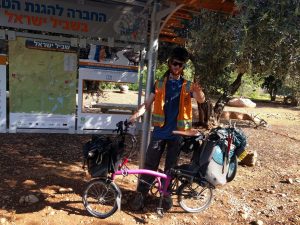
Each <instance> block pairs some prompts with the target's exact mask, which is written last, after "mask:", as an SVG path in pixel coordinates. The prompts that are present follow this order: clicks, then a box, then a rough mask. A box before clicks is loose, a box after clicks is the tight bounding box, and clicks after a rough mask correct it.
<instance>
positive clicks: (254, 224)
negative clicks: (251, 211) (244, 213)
mask: <svg viewBox="0 0 300 225" xmlns="http://www.w3.org/2000/svg"><path fill="white" fill-rule="evenodd" d="M251 224H252V225H263V224H264V222H263V221H261V220H255V221H252V222H251Z"/></svg>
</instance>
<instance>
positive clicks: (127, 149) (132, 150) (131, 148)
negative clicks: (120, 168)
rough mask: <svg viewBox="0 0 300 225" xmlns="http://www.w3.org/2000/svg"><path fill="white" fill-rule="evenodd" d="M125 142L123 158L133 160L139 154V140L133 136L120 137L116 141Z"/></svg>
mask: <svg viewBox="0 0 300 225" xmlns="http://www.w3.org/2000/svg"><path fill="white" fill-rule="evenodd" d="M122 140H124V152H123V154H122V155H123V157H126V158H128V159H132V158H133V157H134V156H135V154H136V153H137V151H136V148H137V140H136V137H135V136H134V135H132V134H125V135H118V136H117V137H116V141H122Z"/></svg>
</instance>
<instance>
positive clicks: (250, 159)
mask: <svg viewBox="0 0 300 225" xmlns="http://www.w3.org/2000/svg"><path fill="white" fill-rule="evenodd" d="M257 156H258V155H257V152H256V151H254V152H251V153H248V154H247V155H246V156H245V158H243V160H242V161H241V162H240V165H244V166H255V164H256V162H257Z"/></svg>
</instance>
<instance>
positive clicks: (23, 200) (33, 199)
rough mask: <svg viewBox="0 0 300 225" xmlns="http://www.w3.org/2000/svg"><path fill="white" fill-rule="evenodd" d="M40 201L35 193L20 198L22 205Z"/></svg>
mask: <svg viewBox="0 0 300 225" xmlns="http://www.w3.org/2000/svg"><path fill="white" fill-rule="evenodd" d="M37 202H39V199H38V197H36V196H35V195H32V194H31V195H27V196H22V197H21V198H20V200H19V203H20V204H21V205H32V204H34V203H37Z"/></svg>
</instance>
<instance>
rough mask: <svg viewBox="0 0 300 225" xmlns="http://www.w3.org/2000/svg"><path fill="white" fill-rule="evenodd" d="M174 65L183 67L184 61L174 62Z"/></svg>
mask: <svg viewBox="0 0 300 225" xmlns="http://www.w3.org/2000/svg"><path fill="white" fill-rule="evenodd" d="M172 65H173V66H179V67H183V65H184V63H182V62H172Z"/></svg>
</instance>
